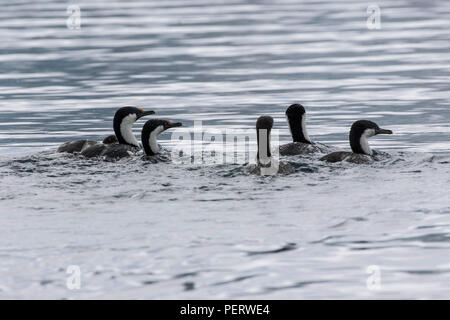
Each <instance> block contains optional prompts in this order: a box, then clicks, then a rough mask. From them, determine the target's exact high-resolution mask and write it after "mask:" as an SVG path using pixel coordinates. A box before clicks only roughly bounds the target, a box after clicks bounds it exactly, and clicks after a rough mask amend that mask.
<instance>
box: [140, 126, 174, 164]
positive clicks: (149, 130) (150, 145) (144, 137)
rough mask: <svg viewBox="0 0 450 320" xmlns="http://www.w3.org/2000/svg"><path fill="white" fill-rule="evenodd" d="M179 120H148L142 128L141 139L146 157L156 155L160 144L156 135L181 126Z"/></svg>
mask: <svg viewBox="0 0 450 320" xmlns="http://www.w3.org/2000/svg"><path fill="white" fill-rule="evenodd" d="M181 126H182V123H181V122H171V121H169V120H160V119H152V120H148V121H147V122H146V123H145V124H144V127H143V128H142V134H141V141H142V146H143V148H144V151H145V154H146V155H147V157H148V158H150V157H154V156H156V155H158V153H159V151H160V146H159V145H158V140H157V138H158V135H159V134H161V133H162V132H164V131H166V130H168V129H170V128H175V127H181Z"/></svg>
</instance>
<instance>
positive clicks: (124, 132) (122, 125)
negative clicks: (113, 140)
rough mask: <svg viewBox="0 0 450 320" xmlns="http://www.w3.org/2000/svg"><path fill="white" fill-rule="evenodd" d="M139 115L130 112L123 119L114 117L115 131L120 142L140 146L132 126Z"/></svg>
mask: <svg viewBox="0 0 450 320" xmlns="http://www.w3.org/2000/svg"><path fill="white" fill-rule="evenodd" d="M136 120H137V116H136V115H135V114H129V115H127V116H126V117H125V118H123V119H116V118H114V133H115V134H116V137H117V140H118V141H119V143H120V144H127V145H130V146H133V147H137V148H139V142H138V141H137V140H136V137H135V136H134V134H133V131H132V127H133V124H134V123H135V122H136Z"/></svg>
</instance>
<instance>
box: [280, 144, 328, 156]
mask: <svg viewBox="0 0 450 320" xmlns="http://www.w3.org/2000/svg"><path fill="white" fill-rule="evenodd" d="M317 152H323V150H322V148H321V147H319V146H318V145H316V144H311V143H303V142H290V143H287V144H283V145H282V146H280V154H281V155H282V156H295V155H299V154H311V153H317Z"/></svg>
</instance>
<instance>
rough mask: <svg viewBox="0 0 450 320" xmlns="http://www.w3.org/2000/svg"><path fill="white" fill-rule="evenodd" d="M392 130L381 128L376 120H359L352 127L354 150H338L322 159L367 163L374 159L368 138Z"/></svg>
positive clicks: (351, 142)
mask: <svg viewBox="0 0 450 320" xmlns="http://www.w3.org/2000/svg"><path fill="white" fill-rule="evenodd" d="M392 133H393V132H392V131H391V130H387V129H381V128H380V127H379V126H378V125H377V124H376V123H375V122H372V121H369V120H358V121H356V122H355V123H353V125H352V127H351V129H350V136H349V139H350V146H351V148H352V151H353V152H347V151H338V152H333V153H330V154H328V155H326V156H324V157H322V158H321V159H320V160H322V161H327V162H339V161H344V160H345V161H347V162H352V163H365V162H369V161H372V160H373V151H372V149H370V147H369V141H368V139H369V138H370V137H373V136H375V135H377V134H392Z"/></svg>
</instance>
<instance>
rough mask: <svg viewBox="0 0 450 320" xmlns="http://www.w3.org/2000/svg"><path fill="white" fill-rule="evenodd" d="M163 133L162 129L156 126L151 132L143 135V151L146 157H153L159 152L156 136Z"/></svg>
mask: <svg viewBox="0 0 450 320" xmlns="http://www.w3.org/2000/svg"><path fill="white" fill-rule="evenodd" d="M163 131H164V127H163V126H162V125H161V126H158V127H156V128H155V129H154V130H152V131H148V132H145V133H143V139H142V142H143V145H144V151H145V154H146V155H148V156H154V155H156V154H157V153H158V152H159V145H158V140H157V138H158V135H159V134H160V133H161V132H163Z"/></svg>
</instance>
